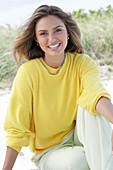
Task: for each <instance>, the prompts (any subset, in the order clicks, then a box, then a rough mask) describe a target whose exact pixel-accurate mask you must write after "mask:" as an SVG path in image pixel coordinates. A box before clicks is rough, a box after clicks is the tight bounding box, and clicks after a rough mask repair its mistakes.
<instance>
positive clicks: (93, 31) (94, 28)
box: [0, 6, 113, 88]
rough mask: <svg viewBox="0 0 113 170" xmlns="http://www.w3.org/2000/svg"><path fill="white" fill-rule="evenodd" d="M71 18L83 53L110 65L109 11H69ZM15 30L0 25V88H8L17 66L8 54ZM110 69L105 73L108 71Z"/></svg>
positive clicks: (112, 26) (112, 34)
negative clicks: (80, 37)
mask: <svg viewBox="0 0 113 170" xmlns="http://www.w3.org/2000/svg"><path fill="white" fill-rule="evenodd" d="M72 15H73V18H74V19H75V20H76V22H77V23H78V26H79V28H80V30H81V35H82V44H83V46H84V49H85V53H86V54H88V55H89V56H90V57H91V58H93V59H94V60H95V61H98V63H99V65H109V66H111V67H112V66H113V8H112V7H111V6H108V7H107V9H106V10H103V9H99V10H98V11H92V10H89V12H88V13H85V11H84V10H83V9H80V10H79V11H73V13H72ZM17 30H18V28H17V27H14V28H12V27H11V26H10V25H7V27H3V26H0V88H3V87H7V86H11V85H12V82H13V79H14V77H15V74H16V72H17V70H18V66H17V64H16V61H15V59H14V57H13V55H12V54H11V52H10V49H11V47H12V44H13V41H14V39H15V37H16V35H17ZM111 67H110V68H109V69H108V71H109V70H110V71H111V70H112V69H111Z"/></svg>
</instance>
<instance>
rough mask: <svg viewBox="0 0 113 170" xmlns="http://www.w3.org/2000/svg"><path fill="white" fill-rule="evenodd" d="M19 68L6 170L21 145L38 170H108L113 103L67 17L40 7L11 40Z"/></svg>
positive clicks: (51, 8)
mask: <svg viewBox="0 0 113 170" xmlns="http://www.w3.org/2000/svg"><path fill="white" fill-rule="evenodd" d="M13 52H14V56H15V58H16V59H17V57H19V61H20V60H21V59H22V58H26V59H28V60H29V61H27V62H26V63H24V64H22V65H21V66H20V68H19V70H18V72H17V75H16V77H15V81H14V85H13V89H12V96H11V100H10V103H9V107H8V110H7V115H6V119H5V124H4V129H5V130H6V131H7V141H6V146H7V152H6V158H5V162H4V166H3V170H11V169H12V167H13V165H14V163H15V160H16V157H17V155H18V153H19V152H20V150H21V148H22V147H23V146H28V145H29V147H30V150H31V152H33V153H34V154H35V155H34V157H33V158H32V161H33V162H34V163H35V164H36V166H37V167H39V168H40V169H41V170H89V169H91V170H112V168H113V156H112V144H111V138H112V129H111V127H110V124H109V122H111V123H113V105H112V104H111V102H110V95H109V94H108V92H107V91H106V90H105V89H104V87H103V85H102V83H101V81H100V75H99V74H100V71H99V70H98V68H97V66H96V64H95V63H94V61H93V60H92V59H91V58H90V57H89V56H88V55H86V54H84V49H83V46H82V44H81V34H80V30H79V28H78V26H77V24H76V22H75V21H74V20H73V19H72V16H71V15H70V14H67V13H65V12H64V11H62V10H61V9H60V8H58V7H55V6H47V5H43V6H40V7H39V8H37V9H36V10H35V12H34V13H33V15H32V16H31V18H30V19H29V21H28V22H27V23H26V25H24V27H23V29H22V30H21V33H20V34H19V35H18V37H17V38H16V40H15V42H14V47H13Z"/></svg>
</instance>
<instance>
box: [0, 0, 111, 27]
mask: <svg viewBox="0 0 113 170" xmlns="http://www.w3.org/2000/svg"><path fill="white" fill-rule="evenodd" d="M43 4H49V5H56V6H59V7H60V8H62V9H63V10H65V11H66V12H72V11H73V10H77V11H78V10H79V9H85V10H86V11H87V10H89V9H92V10H97V9H99V8H101V7H103V8H106V7H107V6H108V5H111V6H112V7H113V0H0V25H6V24H10V25H12V26H14V25H19V24H21V23H22V22H23V21H24V20H25V19H27V18H28V17H29V16H30V15H31V14H32V13H33V11H34V10H35V9H36V8H37V7H38V6H40V5H43Z"/></svg>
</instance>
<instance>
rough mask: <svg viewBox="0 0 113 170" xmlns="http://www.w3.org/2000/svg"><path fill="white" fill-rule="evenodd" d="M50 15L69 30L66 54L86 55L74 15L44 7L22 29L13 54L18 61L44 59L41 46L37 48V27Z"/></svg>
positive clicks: (53, 7) (57, 8) (54, 7)
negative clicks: (38, 23)
mask: <svg viewBox="0 0 113 170" xmlns="http://www.w3.org/2000/svg"><path fill="white" fill-rule="evenodd" d="M48 15H54V16H57V17H58V18H60V19H61V20H62V21H63V23H64V24H65V26H66V28H67V32H68V34H69V40H68V44H67V47H66V49H65V52H71V53H73V52H77V53H84V48H83V46H82V43H81V33H80V29H79V27H78V25H77V23H76V21H75V20H74V19H73V18H72V15H71V14H69V13H66V12H64V11H63V10H62V9H60V8H59V7H56V6H48V5H42V6H40V7H38V8H37V9H36V10H35V11H34V13H33V14H32V16H31V17H30V18H29V19H28V21H27V22H26V23H25V24H24V25H23V26H22V27H21V28H20V32H19V34H18V36H17V37H16V39H15V41H14V43H13V48H12V52H13V55H14V57H15V59H16V61H18V62H20V61H21V60H22V59H23V58H26V59H28V60H31V59H34V58H39V57H44V51H43V50H42V49H41V48H40V46H37V42H36V41H35V39H36V37H35V27H36V23H37V22H38V21H39V20H40V19H41V18H43V17H45V16H48Z"/></svg>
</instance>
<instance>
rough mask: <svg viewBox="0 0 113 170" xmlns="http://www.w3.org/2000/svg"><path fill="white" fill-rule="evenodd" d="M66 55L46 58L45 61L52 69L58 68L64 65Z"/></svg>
mask: <svg viewBox="0 0 113 170" xmlns="http://www.w3.org/2000/svg"><path fill="white" fill-rule="evenodd" d="M64 57H65V56H64V55H62V56H56V57H53V56H44V58H43V60H44V61H45V63H46V64H47V65H48V66H50V67H52V68H58V67H60V66H61V65H62V63H63V61H64Z"/></svg>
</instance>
